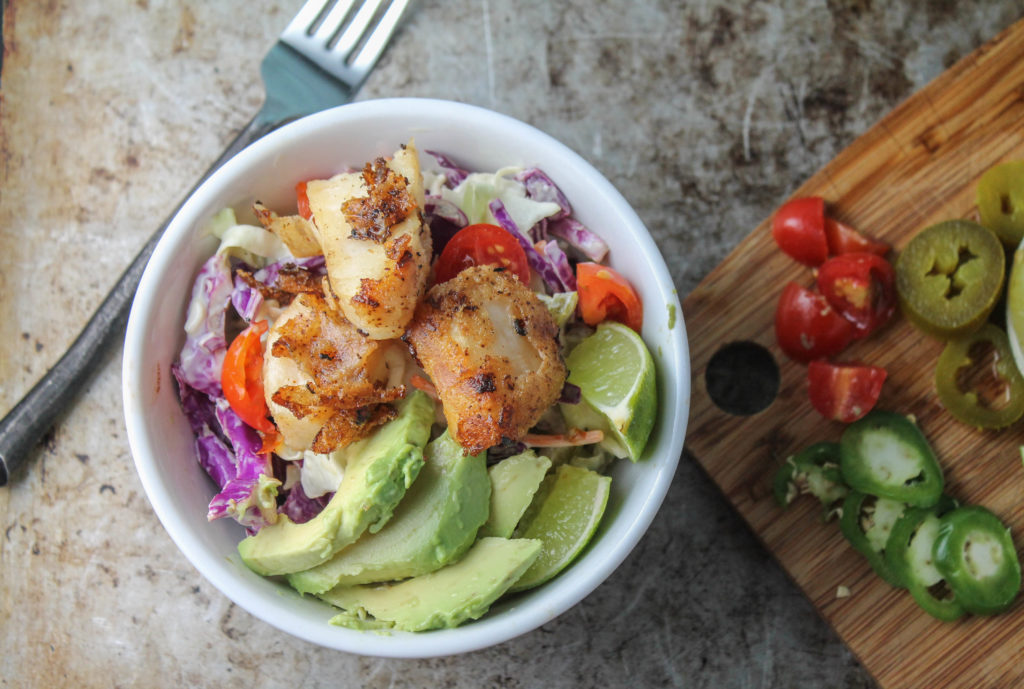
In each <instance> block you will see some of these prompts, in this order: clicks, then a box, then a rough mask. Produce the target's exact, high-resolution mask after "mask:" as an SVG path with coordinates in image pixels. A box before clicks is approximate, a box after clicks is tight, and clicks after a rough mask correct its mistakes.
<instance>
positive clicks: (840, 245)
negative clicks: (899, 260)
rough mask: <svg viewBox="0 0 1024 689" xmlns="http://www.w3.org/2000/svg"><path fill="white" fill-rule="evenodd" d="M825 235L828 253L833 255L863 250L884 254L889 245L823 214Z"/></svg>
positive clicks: (887, 251)
mask: <svg viewBox="0 0 1024 689" xmlns="http://www.w3.org/2000/svg"><path fill="white" fill-rule="evenodd" d="M825 236H826V238H827V239H828V250H829V253H831V254H833V255H839V254H852V253H860V252H865V253H869V254H878V255H879V256H885V255H886V254H887V253H889V245H888V244H886V243H885V242H879V241H875V240H874V239H871V238H870V237H867V236H865V235H863V234H861V233H860V232H858V231H857V230H855V229H854V228H852V227H850V226H849V225H846V224H844V223H841V222H839V221H838V220H836V219H835V218H830V217H828V216H825Z"/></svg>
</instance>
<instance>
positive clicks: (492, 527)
mask: <svg viewBox="0 0 1024 689" xmlns="http://www.w3.org/2000/svg"><path fill="white" fill-rule="evenodd" d="M550 468H551V460H550V459H548V458H547V457H545V456H543V455H538V454H537V453H536V452H534V451H533V450H527V451H526V452H523V453H521V454H518V455H514V456H512V457H508V458H507V459H503V460H501V461H500V462H498V463H497V464H495V465H494V466H492V467H491V468H490V469H488V470H487V473H488V474H489V475H490V477H491V514H490V516H489V517H488V519H487V522H486V523H485V524H484V525H483V527H482V528H481V529H480V535H481V536H499V537H501V538H509V537H510V536H511V535H512V532H513V531H515V528H516V524H518V523H519V520H520V519H521V518H522V516H523V513H524V512H526V508H527V507H529V506H530V502H531V501H532V500H533V496H534V494H535V493H536V492H537V488H538V487H539V486H540V482H541V481H542V480H543V479H544V475H545V474H547V473H548V469H550Z"/></svg>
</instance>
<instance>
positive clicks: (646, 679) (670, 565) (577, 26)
mask: <svg viewBox="0 0 1024 689" xmlns="http://www.w3.org/2000/svg"><path fill="white" fill-rule="evenodd" d="M299 4H300V2H298V1H295V2H280V1H274V0H224V1H221V2H216V3H200V2H182V1H179V2H174V1H171V0H166V1H164V0H138V1H137V2H134V3H130V2H127V1H124V0H122V1H120V2H108V1H107V0H75V1H74V2H68V1H65V2H61V1H60V0H50V1H48V2H38V1H36V0H8V2H7V3H6V5H7V7H6V12H5V15H4V27H3V32H4V42H5V53H4V62H3V74H2V90H0V93H2V95H3V106H2V107H3V109H2V113H0V125H2V140H0V142H2V149H0V150H2V157H0V247H2V250H0V412H3V411H6V410H7V409H9V408H10V407H11V406H13V405H14V403H15V402H16V401H17V400H18V399H19V397H20V396H21V395H22V394H23V393H24V392H25V391H26V390H27V389H28V388H29V387H30V386H31V385H32V383H33V382H34V381H35V380H36V379H37V377H38V376H39V375H40V374H42V373H43V371H45V369H46V368H47V367H48V366H49V365H51V364H52V363H53V362H54V361H55V360H56V358H57V357H58V356H59V354H60V352H61V351H62V350H63V348H64V347H65V346H66V345H67V344H69V343H70V341H71V340H72V339H73V338H74V336H75V335H76V334H77V332H78V330H79V328H80V327H81V325H82V324H83V323H84V322H85V320H86V319H87V317H88V315H89V313H91V310H92V309H93V308H94V307H95V306H96V305H97V304H98V303H99V302H100V300H101V299H102V296H103V295H104V294H105V293H106V291H107V289H108V288H109V286H110V285H111V284H112V283H113V281H114V279H115V277H116V275H117V274H119V273H120V271H121V270H122V268H123V267H124V266H126V265H127V264H128V262H129V260H130V258H131V256H132V255H133V254H134V252H135V251H136V249H137V248H138V247H140V246H141V245H142V244H143V242H144V240H145V238H146V237H147V236H148V234H149V233H150V232H151V231H152V229H153V228H155V227H156V226H157V225H158V223H159V221H160V220H162V219H163V218H164V216H165V215H166V213H167V212H168V211H169V210H170V209H171V208H172V207H173V205H174V204H175V203H176V202H177V201H178V200H179V198H180V197H181V196H182V194H184V192H185V190H187V189H188V188H189V187H190V186H191V185H192V183H193V181H194V180H195V178H196V177H197V176H198V175H199V174H200V173H201V172H202V171H203V170H204V169H205V168H206V166H207V164H208V162H209V161H211V160H213V159H214V158H215V157H216V155H217V153H218V152H219V150H220V149H221V148H222V147H223V145H224V144H225V143H226V142H227V141H229V140H230V139H231V137H232V135H233V132H234V131H236V130H237V129H238V128H239V127H241V126H242V125H243V124H244V123H245V122H247V121H248V119H249V117H250V116H251V114H252V113H253V112H254V111H255V110H256V108H257V107H258V105H259V102H260V100H261V97H262V92H261V88H260V84H259V81H258V77H257V65H258V62H259V59H260V57H261V56H262V54H263V52H264V51H265V50H266V49H267V48H268V47H269V46H270V45H271V44H272V42H273V40H274V37H275V36H276V33H277V32H278V31H279V30H280V28H281V27H283V26H284V25H285V24H286V23H287V21H288V19H289V18H290V16H291V14H292V13H293V12H294V11H295V9H297V7H298V5H299ZM975 5H976V6H974V7H971V8H970V9H967V8H966V7H965V6H964V5H963V3H953V2H926V1H925V0H917V1H915V2H904V3H889V2H878V1H877V0H875V1H872V0H849V1H847V2H841V1H839V0H836V1H833V2H827V3H823V2H798V1H796V0H793V1H789V2H783V3H778V4H768V3H762V2H744V3H730V2H720V1H715V0H699V1H696V2H688V3H682V2H672V1H669V0H661V1H660V2H659V1H657V0H644V1H640V0H637V1H634V0H607V1H605V2H600V3H597V2H590V1H589V0H572V1H570V2H548V1H547V0H528V1H526V0H524V1H520V2H495V1H493V0H448V1H447V2H444V1H442V0H423V1H422V2H420V4H419V6H418V7H417V10H416V12H415V13H414V14H413V15H412V16H411V18H410V20H409V21H408V23H407V25H406V26H405V29H404V32H403V34H402V36H401V39H400V40H399V42H398V43H397V45H395V46H394V49H393V50H391V52H390V53H389V54H388V55H387V56H386V57H385V59H384V60H383V61H382V63H381V65H380V66H379V67H378V69H377V71H376V72H375V73H374V74H373V75H372V77H371V79H370V80H369V82H368V83H367V84H366V86H365V87H364V88H363V90H362V91H361V93H360V95H359V97H360V98H361V99H366V98H374V97H383V96H429V97H437V98H450V99H456V100H463V101H467V102H471V103H475V104H478V105H483V106H486V107H489V108H492V109H495V110H498V111H501V112H504V113H507V114H509V115H512V116H515V117H518V118H520V119H523V120H525V121H527V122H530V123H532V124H534V125H536V126H538V127H540V128H541V129H543V130H545V131H547V132H549V133H551V134H552V135H554V136H556V137H558V138H559V139H561V140H562V141H564V142H565V143H566V144H568V145H569V146H571V147H572V148H574V149H575V150H577V151H578V152H579V153H581V154H582V155H583V156H584V157H586V158H587V159H588V160H590V161H591V162H592V163H593V164H594V165H596V166H597V167H598V168H599V169H600V170H601V171H602V172H604V174H605V175H607V176H608V178H609V179H611V180H612V182H613V183H614V184H616V185H617V186H618V188H619V189H620V190H621V191H622V192H623V193H624V194H625V196H626V197H627V199H629V200H630V201H631V202H632V203H633V205H634V206H635V207H636V209H637V210H638V212H639V213H640V215H641V217H642V218H643V219H644V221H645V222H646V223H647V225H648V227H649V228H650V230H651V232H652V233H653V234H654V236H655V238H656V239H657V241H658V243H659V245H660V246H661V248H662V250H663V252H664V253H665V256H666V259H667V260H668V263H669V266H670V268H671V270H672V273H673V276H674V278H675V280H676V284H677V286H678V288H679V291H680V294H686V293H687V292H688V291H689V290H690V289H692V288H693V287H694V286H695V285H696V284H697V283H698V282H699V280H700V279H701V277H702V276H704V275H705V274H706V273H707V272H708V271H709V270H710V269H711V268H712V267H713V266H714V265H716V264H717V263H718V262H719V261H720V260H721V259H722V258H723V257H724V256H725V254H726V253H727V252H728V251H729V249H730V248H731V247H732V246H733V245H735V244H736V243H737V242H738V241H740V240H741V239H742V238H743V237H744V236H745V235H746V233H747V232H749V230H750V229H752V228H753V227H754V226H755V225H756V224H757V223H758V222H759V221H760V220H761V219H762V218H764V217H765V216H767V215H768V214H769V213H770V212H771V210H772V209H773V207H774V206H775V205H776V204H777V203H778V202H779V201H780V200H782V199H783V198H784V197H785V196H786V194H787V193H788V192H789V191H791V190H792V189H793V188H795V186H796V185H798V184H799V183H800V182H801V181H802V180H804V179H805V178H806V177H808V176H809V175H810V174H811V173H813V172H814V171H815V170H816V169H818V168H819V167H820V166H821V165H823V164H824V163H825V162H827V161H828V160H829V159H830V158H831V157H832V156H834V155H835V154H836V153H837V152H838V151H840V150H841V149H842V148H843V147H844V146H845V145H846V144H848V143H849V142H850V141H852V140H853V139H854V138H855V137H856V136H857V135H858V134H860V133H861V132H863V131H865V130H866V129H867V128H868V127H869V126H870V125H871V124H872V123H874V122H875V121H876V120H877V119H878V118H879V117H881V116H882V115H883V114H885V112H887V111H888V110H889V109H890V108H892V107H893V106H895V105H896V104H897V103H899V102H900V101H901V100H902V99H904V98H905V97H907V96H908V95H910V94H911V93H912V92H913V91H914V90H916V89H917V88H919V87H921V86H923V85H924V84H925V83H927V81H928V80H930V79H931V78H933V77H935V76H936V75H938V74H939V73H940V72H941V71H942V70H943V69H944V68H945V67H947V66H948V65H950V64H951V63H952V62H953V61H955V60H956V59H957V58H958V57H960V56H962V55H964V54H966V53H967V52H969V51H970V50H972V49H973V48H975V47H977V46H978V45H980V44H981V43H983V42H984V41H985V40H987V39H988V38H989V37H991V36H992V35H994V34H995V33H997V32H998V31H1000V30H1001V29H1003V28H1005V27H1007V26H1008V25H1010V24H1011V23H1012V22H1013V21H1015V20H1016V19H1018V18H1019V17H1020V16H1021V15H1022V14H1024V11H1022V9H1021V7H1020V5H1019V3H1018V2H1016V1H1006V2H982V3H976V4H975ZM120 353H121V352H120V349H119V348H118V349H117V350H114V351H111V352H110V354H109V356H108V358H107V360H106V362H105V364H104V366H103V368H102V369H101V370H99V371H98V372H97V375H96V376H95V378H94V380H93V382H92V384H91V385H90V386H89V388H88V389H87V390H86V391H85V393H84V394H83V395H82V397H81V398H80V400H79V401H78V403H77V405H76V406H75V407H74V408H73V410H72V411H71V412H70V413H69V414H68V415H67V416H66V417H65V418H64V419H63V420H62V421H61V422H60V423H59V424H58V427H57V428H56V429H55V431H54V432H53V433H52V435H51V436H50V437H49V438H48V439H47V440H46V441H45V442H44V443H43V444H42V446H41V447H40V448H39V450H38V454H37V456H36V457H35V458H34V460H33V462H32V463H31V465H30V466H29V467H27V469H26V470H23V471H22V472H19V473H18V474H16V475H15V477H14V480H13V482H12V485H10V486H9V487H8V488H2V489H0V525H2V527H3V529H4V533H3V537H2V539H0V645H2V647H3V649H4V652H3V654H2V659H0V684H2V685H3V686H12V687H20V686H39V687H55V686H83V687H85V686H104V687H106V686H115V685H116V686H126V687H127V686H172V685H181V686H217V687H223V688H225V689H226V688H228V687H252V686H257V685H260V686H272V685H273V686H276V685H285V684H288V685H292V686H308V687H316V686H335V685H340V686H349V685H360V686H364V687H384V686H395V687H421V686H452V687H482V686H503V687H542V686H543V687H559V686H565V687H570V686H572V687H577V686H600V687H604V686H625V685H630V686H686V687H758V688H767V687H816V686H830V687H868V686H873V683H872V681H871V680H870V678H869V677H868V676H867V674H866V673H865V672H864V671H863V669H861V667H860V666H859V665H858V663H857V662H856V660H854V659H853V658H852V657H851V655H850V653H849V652H848V651H847V650H846V649H845V648H844V647H843V645H842V644H841V643H840V642H839V641H838V640H837V639H836V637H835V636H834V634H833V633H832V632H831V631H830V630H829V629H828V628H827V627H826V626H825V625H824V624H823V623H822V622H821V621H820V620H819V619H818V617H817V616H816V615H815V613H814V611H813V609H812V608H811V606H810V604H809V603H808V602H807V601H806V600H805V599H804V597H803V596H802V594H801V593H800V592H799V591H798V590H797V589H795V588H794V587H793V586H792V585H791V584H790V583H789V582H788V581H787V580H786V578H785V576H784V575H783V573H782V572H781V570H780V569H779V568H778V566H777V565H776V564H775V563H774V562H773V561H772V560H771V558H770V557H769V556H768V555H767V554H766V553H765V551H764V550H763V549H762V548H761V547H760V546H759V545H758V543H757V542H756V541H755V539H754V538H753V536H752V535H751V534H750V533H749V532H748V531H747V529H746V528H745V526H744V525H743V523H742V522H741V521H740V519H739V518H738V517H737V516H736V514H735V513H734V512H733V511H732V510H731V509H730V507H729V506H728V505H727V504H726V503H725V502H724V500H722V498H721V497H720V495H719V494H718V492H717V489H716V488H715V487H714V485H713V484H711V483H710V481H709V480H708V479H707V478H706V477H705V476H704V474H703V473H702V472H701V470H700V469H699V468H698V467H697V466H696V465H695V464H694V463H693V462H692V461H691V460H690V459H689V458H687V457H684V458H683V461H682V463H681V466H680V469H679V473H678V475H677V477H676V480H675V483H674V485H673V488H672V490H671V492H670V494H669V496H668V499H667V501H666V503H665V505H664V507H663V508H662V510H661V512H660V514H659V515H658V518H657V519H656V521H655V523H654V526H653V528H652V531H651V532H650V533H649V535H648V536H647V537H646V538H645V539H644V540H643V541H642V542H641V544H640V546H639V547H638V548H637V549H636V551H635V552H634V553H633V554H632V556H631V557H630V558H629V559H628V560H627V561H626V563H625V564H624V565H623V566H622V567H621V568H620V569H619V570H618V571H617V572H616V573H615V575H614V576H612V577H611V579H609V580H608V581H607V583H605V584H604V585H603V586H601V587H600V588H599V589H598V590H597V591H596V592H595V593H594V594H593V595H591V596H590V597H589V598H587V599H586V600H585V601H584V602H583V603H581V604H580V605H578V606H577V607H576V608H574V609H573V610H571V611H570V612H568V613H567V614H565V615H564V616H563V617H562V618H560V619H559V620H557V621H555V622H553V623H551V624H549V625H547V626H545V627H543V628H542V629H539V630H537V631H535V632H533V633H531V634H528V635H526V636H524V637H522V638H520V639H517V640H515V641H512V642H509V643H507V644H505V645H503V646H500V647H497V648H493V649H490V650H487V651H482V652H478V653H473V654H469V655H466V656H461V657H456V658H449V659H441V660H431V661H390V660H377V659H365V658H359V657H355V656H349V655H346V654H343V653H337V652H333V651H327V650H324V649H320V648H317V647H314V646H311V645H308V644H306V643H304V642H300V641H297V640H295V639H292V638H290V637H287V636H285V635H283V634H282V633H280V632H278V631H276V630H275V629H273V628H271V627H269V626H267V625H265V624H263V623H262V622H258V621H256V620H254V619H253V618H251V617H250V616H249V615H248V614H247V613H245V612H243V611H241V610H239V609H238V608H236V607H235V606H233V605H232V604H230V603H229V602H228V601H227V599H226V598H224V597H223V596H222V595H220V594H219V593H218V592H217V591H216V590H214V589H212V587H211V586H210V585H209V584H208V583H207V582H206V581H205V580H203V579H202V578H201V577H200V576H199V574H198V573H197V572H196V571H195V570H194V569H193V568H192V566H191V565H190V564H189V563H188V562H187V561H185V559H184V558H183V557H182V556H181V555H180V554H179V553H178V552H177V550H176V549H175V547H174V545H173V544H172V543H171V541H170V539H169V538H168V537H167V535H166V533H165V532H164V530H163V529H162V528H161V526H160V524H159V523H158V522H157V520H156V518H155V517H154V515H153V513H152V511H151V509H150V507H149V504H148V502H147V501H146V498H145V495H144V494H143V492H142V488H141V486H140V484H139V481H138V479H137V478H136V475H135V472H134V469H133V467H132V464H131V459H130V457H129V452H128V448H127V443H126V440H125V433H124V423H123V420H122V416H121V401H120Z"/></svg>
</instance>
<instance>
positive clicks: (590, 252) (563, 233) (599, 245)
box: [547, 218, 608, 263]
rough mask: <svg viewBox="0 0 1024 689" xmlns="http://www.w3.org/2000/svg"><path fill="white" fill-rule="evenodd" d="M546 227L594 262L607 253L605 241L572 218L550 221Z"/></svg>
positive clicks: (602, 258) (601, 258)
mask: <svg viewBox="0 0 1024 689" xmlns="http://www.w3.org/2000/svg"><path fill="white" fill-rule="evenodd" d="M547 229H548V232H550V233H551V234H552V235H554V236H555V237H558V238H560V239H564V240H565V241H566V242H568V244H569V246H571V247H573V248H575V249H576V250H578V251H579V252H580V253H581V254H583V255H584V256H586V257H587V258H588V259H590V260H591V261H593V262H594V263H600V262H601V261H603V260H604V258H605V256H607V255H608V245H607V244H606V243H605V241H604V240H603V239H601V238H600V237H598V236H597V235H596V234H594V233H593V232H591V231H590V230H588V229H587V228H586V227H585V226H584V225H583V223H581V222H579V221H578V220H575V219H574V218H562V219H560V220H556V221H553V222H550V223H548V228H547Z"/></svg>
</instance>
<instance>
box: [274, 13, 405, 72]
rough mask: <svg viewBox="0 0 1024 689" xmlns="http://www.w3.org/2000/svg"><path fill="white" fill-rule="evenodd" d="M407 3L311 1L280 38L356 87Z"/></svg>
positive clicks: (369, 67) (371, 64) (384, 44)
mask: <svg viewBox="0 0 1024 689" xmlns="http://www.w3.org/2000/svg"><path fill="white" fill-rule="evenodd" d="M409 5H410V0H358V1H357V0H336V1H334V2H332V0H308V2H306V4H305V5H304V6H303V7H302V9H301V10H299V13H298V14H297V15H296V16H295V19H293V20H292V22H291V23H290V24H289V25H288V27H287V28H286V29H285V30H284V31H283V32H282V33H281V37H280V40H281V41H282V42H283V43H285V44H286V45H288V46H289V47H290V48H292V49H294V50H295V51H297V52H298V53H299V54H300V55H302V56H303V57H305V58H306V59H307V60H309V61H310V62H312V63H314V64H316V65H317V66H319V67H320V68H321V69H323V70H324V71H325V72H327V73H328V74H330V75H332V76H333V77H334V78H336V79H339V80H341V81H342V82H343V83H345V84H347V85H349V86H350V87H353V88H354V87H355V86H358V84H359V83H360V82H362V80H363V78H365V77H366V75H367V74H368V73H369V71H370V69H371V68H372V67H373V65H374V63H376V62H377V58H379V57H380V55H381V53H383V52H384V48H385V46H386V45H387V44H388V41H389V39H390V38H391V35H392V34H393V33H394V32H395V29H396V28H397V26H398V22H399V20H400V19H401V18H402V15H403V14H404V12H405V10H406V8H407V7H408V6H409ZM355 6H358V9H354V7H355Z"/></svg>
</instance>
